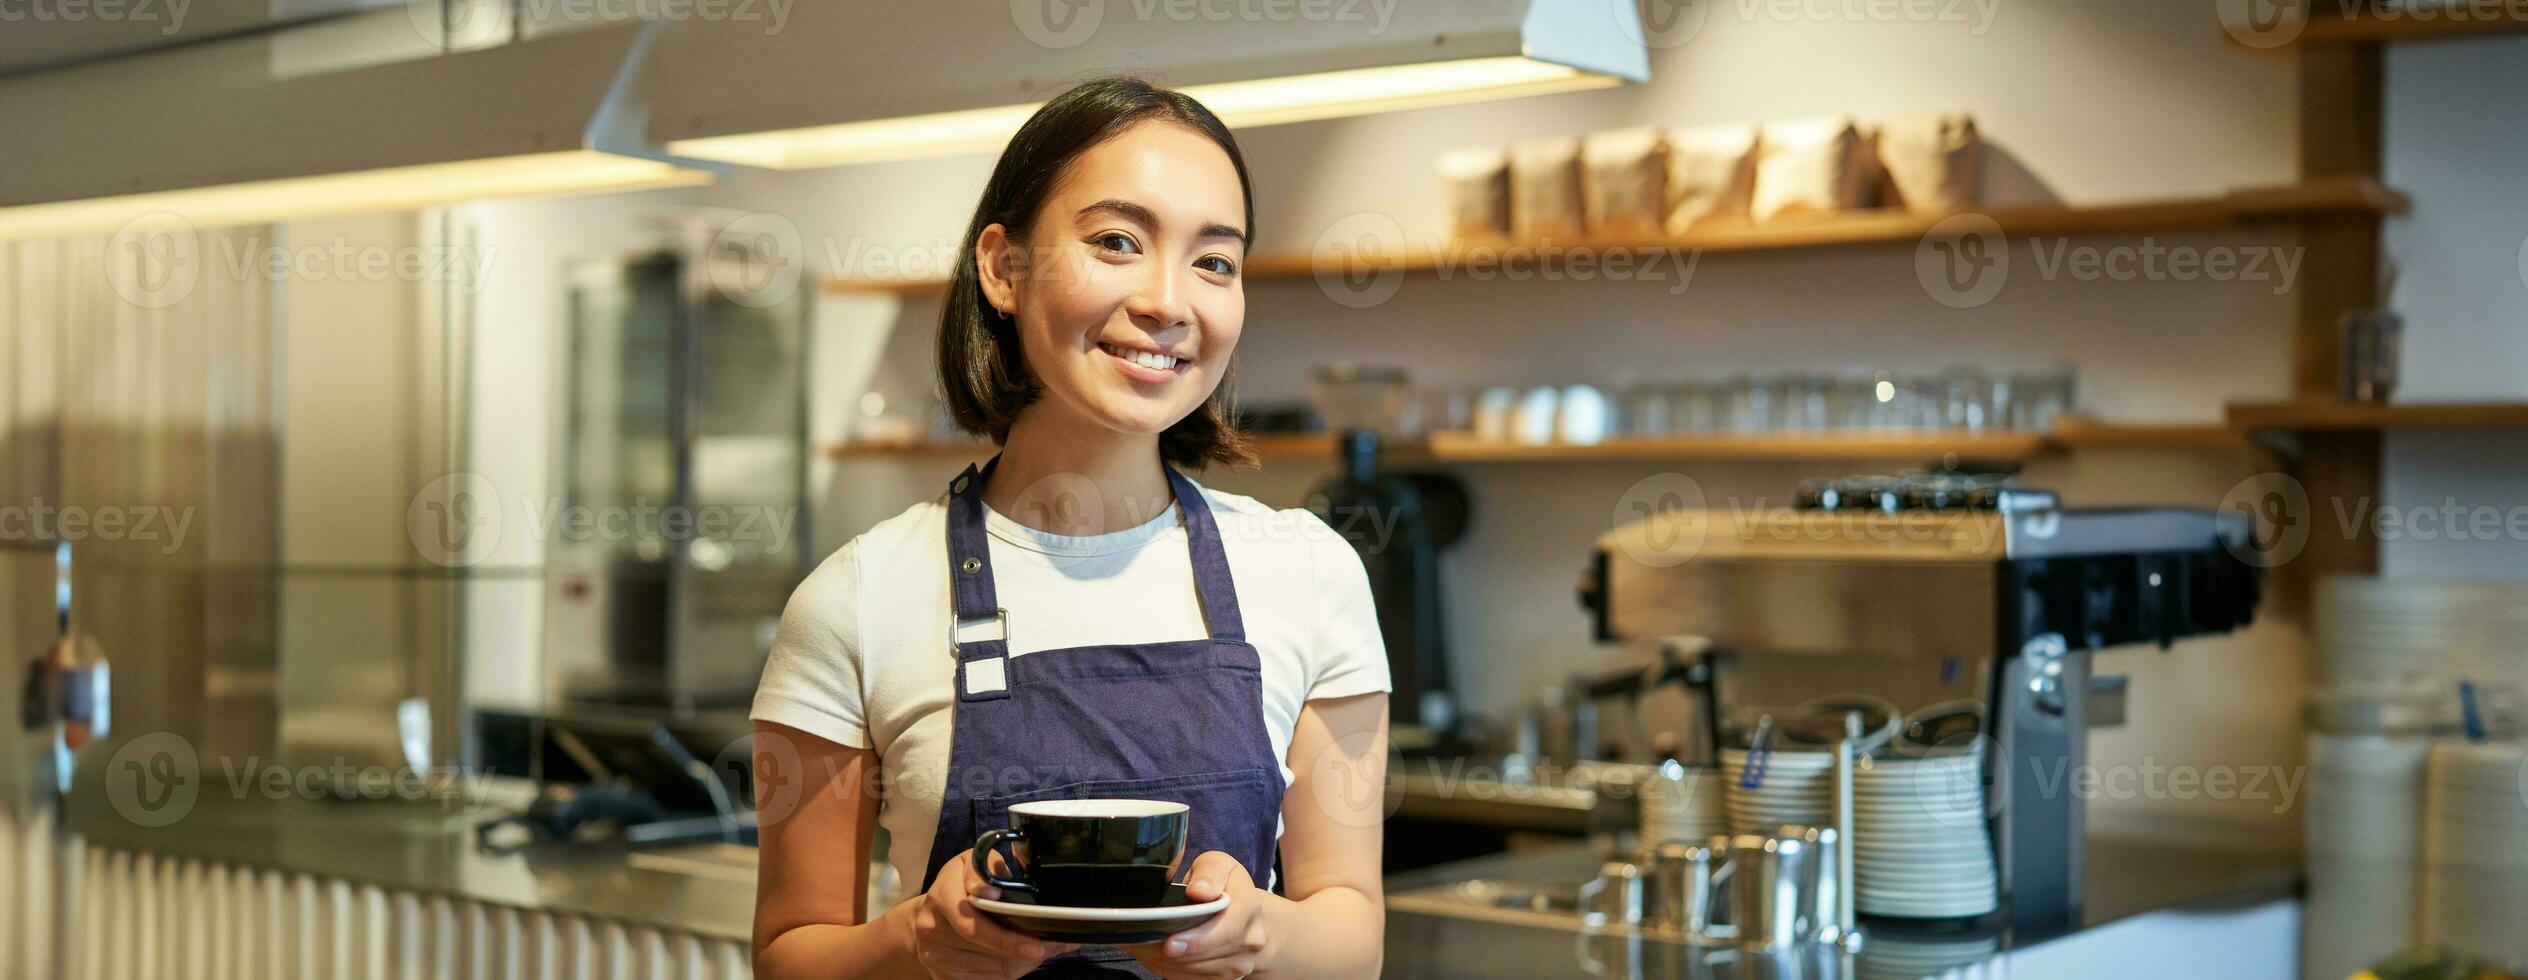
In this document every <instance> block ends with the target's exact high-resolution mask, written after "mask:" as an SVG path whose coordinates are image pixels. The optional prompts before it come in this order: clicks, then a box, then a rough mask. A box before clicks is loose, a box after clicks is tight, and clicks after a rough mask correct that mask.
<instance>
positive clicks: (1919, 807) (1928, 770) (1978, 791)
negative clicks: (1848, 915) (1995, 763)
mask: <svg viewBox="0 0 2528 980" xmlns="http://www.w3.org/2000/svg"><path fill="white" fill-rule="evenodd" d="M1983 766H1984V757H1983V751H1982V748H1981V745H1980V744H1979V745H1978V746H1977V748H1975V749H1973V750H1970V751H1966V752H1957V753H1947V754H1933V755H1927V756H1921V757H1898V758H1889V759H1874V760H1871V762H1870V764H1869V765H1868V766H1867V767H1866V768H1862V769H1860V770H1858V771H1856V772H1854V773H1853V776H1852V823H1853V833H1852V841H1853V861H1852V878H1853V883H1852V884H1853V888H1852V893H1853V905H1854V907H1856V908H1858V909H1860V910H1861V911H1863V912H1867V913H1870V914H1872V915H1886V916H1896V917H1901V918H1912V919H1954V918H1965V917H1969V916H1977V915H1982V914H1984V913H1986V912H1990V911H1992V910H1993V908H1994V907H1995V906H1996V905H1997V904H1998V899H1997V895H1998V892H1999V888H1998V886H1999V885H2000V880H2001V879H2000V875H1999V873H1998V872H1997V871H1996V869H1995V868H1994V866H1993V850H1992V842H1991V840H1990V839H1989V838H1988V836H1987V835H1986V833H1985V823H1984V818H1985V810H1984V782H1983Z"/></svg>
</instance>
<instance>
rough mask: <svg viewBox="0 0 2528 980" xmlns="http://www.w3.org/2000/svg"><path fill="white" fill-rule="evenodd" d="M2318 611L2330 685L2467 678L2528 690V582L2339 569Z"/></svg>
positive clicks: (2324, 676)
mask: <svg viewBox="0 0 2528 980" xmlns="http://www.w3.org/2000/svg"><path fill="white" fill-rule="evenodd" d="M2315 613H2316V615H2315V619H2316V632H2317V641H2318V654H2319V676H2318V679H2319V681H2320V683H2323V684H2325V685H2328V686H2330V687H2331V686H2339V685H2345V684H2394V683H2401V682H2405V681H2408V680H2413V679H2417V678H2421V679H2428V680H2433V681H2440V680H2446V679H2453V678H2458V677H2465V678H2469V679H2472V680H2474V681H2475V682H2476V683H2477V684H2478V685H2479V686H2491V687H2510V688H2514V689H2528V657H2521V656H2519V651H2520V650H2523V649H2528V582H2483V581H2466V580H2458V579H2429V578H2380V577H2376V576H2355V575H2338V576H2332V577H2329V578H2328V579H2326V580H2325V581H2324V582H2323V583H2322V584H2321V585H2320V586H2319V591H2318V601H2317V604H2316V608H2315Z"/></svg>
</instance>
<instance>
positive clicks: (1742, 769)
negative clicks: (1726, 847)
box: [1720, 749, 1835, 834]
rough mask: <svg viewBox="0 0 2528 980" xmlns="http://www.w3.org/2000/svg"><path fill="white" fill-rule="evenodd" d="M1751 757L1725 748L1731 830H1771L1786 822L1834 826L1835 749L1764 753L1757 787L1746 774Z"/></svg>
mask: <svg viewBox="0 0 2528 980" xmlns="http://www.w3.org/2000/svg"><path fill="white" fill-rule="evenodd" d="M1750 755H1753V753H1750V752H1748V751H1747V750H1745V749H1723V750H1721V754H1720V772H1721V776H1722V777H1723V778H1722V783H1723V784H1724V785H1725V786H1727V788H1728V797H1729V827H1730V829H1731V830H1733V831H1735V832H1737V833H1741V834H1755V833H1765V834H1769V833H1772V832H1773V829H1774V828H1775V827H1779V826H1781V825H1783V824H1786V823H1789V824H1799V825H1801V826H1807V827H1831V826H1834V812H1835V757H1834V753H1831V752H1770V753H1766V755H1765V758H1764V761H1763V764H1762V765H1761V766H1760V767H1759V768H1758V770H1757V775H1756V778H1755V779H1754V780H1752V782H1754V783H1755V785H1753V786H1749V785H1748V783H1749V782H1750V781H1751V780H1749V779H1748V777H1747V760H1748V757H1749V756H1750Z"/></svg>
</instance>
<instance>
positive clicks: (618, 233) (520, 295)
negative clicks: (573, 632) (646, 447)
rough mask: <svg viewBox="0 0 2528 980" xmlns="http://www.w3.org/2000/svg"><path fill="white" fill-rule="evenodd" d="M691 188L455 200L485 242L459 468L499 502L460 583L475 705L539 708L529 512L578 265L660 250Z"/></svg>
mask: <svg viewBox="0 0 2528 980" xmlns="http://www.w3.org/2000/svg"><path fill="white" fill-rule="evenodd" d="M699 196H700V195H699V193H698V192H696V191H693V190H689V189H678V190H669V191H657V192H652V193H646V194H625V195H604V196H596V197H575V198H563V199H559V200H523V201H489V202H481V203H475V204H469V205H466V206H464V207H460V208H456V209H453V213H454V215H455V218H456V224H457V225H458V226H460V227H462V228H464V229H466V231H467V233H468V234H470V235H471V236H472V239H473V241H472V244H471V246H470V247H472V248H477V249H481V250H483V255H482V256H481V262H480V265H479V268H481V269H482V270H483V278H482V281H481V282H479V283H474V282H471V281H469V282H467V283H464V284H462V285H463V287H464V288H465V290H466V291H468V292H470V293H471V297H470V298H471V300H472V302H471V312H472V323H471V330H470V338H471V346H470V354H471V356H470V357H469V359H468V363H469V364H470V365H471V369H472V378H471V381H470V383H471V387H472V396H471V397H472V404H471V406H470V409H469V411H468V413H467V416H466V419H465V422H466V426H467V431H466V437H467V447H466V451H465V460H466V462H465V466H466V468H467V471H468V472H471V473H474V474H476V475H478V476H480V477H482V478H483V480H485V481H487V484H486V485H488V486H489V487H490V488H491V490H492V492H494V493H495V494H496V495H497V497H498V498H499V500H500V502H501V515H500V525H499V528H500V533H499V536H498V537H497V538H496V539H495V541H494V544H493V545H492V547H491V548H490V550H489V551H488V552H485V553H484V554H483V555H482V561H481V562H480V563H478V564H476V565H474V566H472V568H473V570H474V572H475V574H474V576H473V577H472V578H470V579H468V580H467V581H466V583H465V588H466V619H465V641H464V649H465V650H466V657H467V664H466V674H465V690H466V698H467V702H468V703H469V704H472V705H474V706H476V707H491V708H502V709H510V710H535V709H539V708H541V707H543V703H544V702H543V698H544V690H545V685H544V677H545V671H544V667H545V663H546V661H545V656H544V589H545V582H544V578H543V571H544V564H545V553H546V546H547V545H548V544H549V542H547V541H544V540H540V539H538V538H537V537H536V536H535V535H534V534H532V533H530V529H531V528H534V527H537V526H539V525H538V524H537V523H536V522H535V520H534V519H533V516H532V515H531V514H530V513H529V510H530V508H542V507H547V506H550V505H552V504H554V503H556V501H555V500H554V495H555V494H558V493H560V492H561V488H560V487H558V486H556V485H555V481H554V477H555V476H556V475H557V474H558V473H559V472H560V468H561V447H560V446H559V445H558V444H557V443H558V440H559V439H560V438H561V430H562V409H563V400H564V399H565V398H566V397H567V394H566V389H565V383H566V375H565V371H564V369H563V357H564V353H565V351H566V350H567V348H568V345H569V339H570V306H569V300H570V295H569V292H568V291H567V289H566V288H565V286H564V280H563V273H564V270H566V269H567V268H569V267H570V265H571V264H572V263H574V262H581V261H587V260H592V259H602V258H605V257H608V256H616V255H628V254H632V253H636V252H640V251H644V250H648V249H654V248H660V247H664V246H665V245H666V244H667V243H668V242H670V241H671V240H672V239H671V238H669V237H668V236H667V234H666V233H665V232H663V231H662V230H661V228H660V226H659V222H660V221H661V220H664V219H666V218H667V217H668V216H670V215H674V214H676V213H679V212H681V211H683V210H685V209H689V208H691V207H693V206H694V205H695V204H696V203H697V201H698V200H699Z"/></svg>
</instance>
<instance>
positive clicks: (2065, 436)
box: [2053, 418, 2255, 450]
mask: <svg viewBox="0 0 2528 980" xmlns="http://www.w3.org/2000/svg"><path fill="white" fill-rule="evenodd" d="M2053 442H2054V444H2055V445H2057V446H2061V447H2063V448H2064V449H2070V450H2085V449H2206V450H2247V449H2253V448H2255V442H2254V441H2253V440H2251V439H2249V438H2248V437H2247V433H2245V432H2241V431H2239V430H2238V429H2237V428H2236V427H2234V426H2230V425H2227V424H2223V423H2220V422H2202V423H2185V422H2174V423H2125V422H2099V421H2096V420H2093V419H2084V418H2065V419H2060V420H2058V421H2056V422H2055V423H2054V433H2053Z"/></svg>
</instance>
